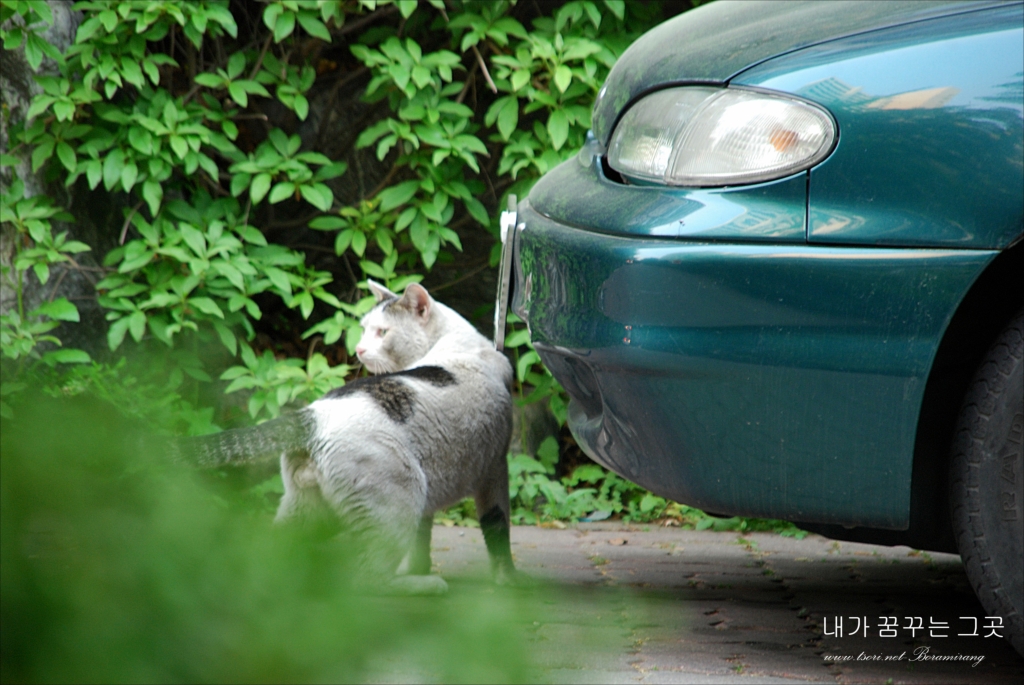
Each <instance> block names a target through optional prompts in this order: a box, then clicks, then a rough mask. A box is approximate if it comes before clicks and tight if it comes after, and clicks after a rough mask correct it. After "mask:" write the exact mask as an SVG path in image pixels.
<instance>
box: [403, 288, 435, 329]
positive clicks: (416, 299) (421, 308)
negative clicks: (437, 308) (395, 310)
mask: <svg viewBox="0 0 1024 685" xmlns="http://www.w3.org/2000/svg"><path fill="white" fill-rule="evenodd" d="M402 300H403V301H404V302H405V305H406V306H407V307H408V308H409V310H410V311H413V312H415V313H416V316H417V317H418V318H419V319H420V320H421V321H423V322H424V323H426V321H427V320H429V319H430V310H431V306H432V305H433V303H434V300H433V299H431V297H430V293H428V292H427V289H426V288H424V287H423V286H422V285H420V284H419V283H410V284H409V285H407V286H406V287H405V294H404V295H403V296H402Z"/></svg>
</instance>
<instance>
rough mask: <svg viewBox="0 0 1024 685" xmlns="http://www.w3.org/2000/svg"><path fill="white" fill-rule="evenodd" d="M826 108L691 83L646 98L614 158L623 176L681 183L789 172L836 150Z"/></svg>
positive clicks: (632, 114)
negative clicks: (833, 149)
mask: <svg viewBox="0 0 1024 685" xmlns="http://www.w3.org/2000/svg"><path fill="white" fill-rule="evenodd" d="M835 137H836V127H835V124H834V123H833V121H832V117H831V116H830V115H829V114H828V112H826V111H825V110H823V109H821V108H820V107H817V106H815V105H812V104H810V103H808V102H805V101H803V100H798V99H796V98H791V97H787V96H785V95H780V94H775V93H765V92H763V91H756V90H745V89H738V88H713V87H707V86H688V87H681V88H667V89H665V90H659V91H657V92H655V93H652V94H650V95H648V96H646V97H643V98H641V99H640V100H638V101H637V102H636V103H634V104H633V106H632V107H630V108H629V110H628V111H627V112H626V113H625V115H623V117H622V118H621V119H620V120H619V123H618V124H617V125H616V126H615V132H614V133H613V134H612V139H611V143H610V144H609V146H608V164H609V166H611V168H612V169H615V170H616V171H618V172H619V173H620V174H622V175H623V176H626V177H629V178H634V179H638V180H645V181H654V182H656V183H665V184H668V185H676V186H700V187H707V186H727V185H738V184H743V183H757V182H761V181H770V180H773V179H776V178H782V177H783V176H787V175H789V174H793V173H796V172H798V171H803V170H804V169H808V168H810V167H811V166H813V165H814V164H816V163H818V162H820V161H821V160H822V159H824V158H825V157H826V156H828V153H829V152H830V151H831V150H832V146H833V143H834V142H835Z"/></svg>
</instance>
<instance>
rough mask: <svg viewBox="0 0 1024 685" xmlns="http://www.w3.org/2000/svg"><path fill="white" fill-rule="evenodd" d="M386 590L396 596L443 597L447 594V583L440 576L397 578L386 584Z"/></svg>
mask: <svg viewBox="0 0 1024 685" xmlns="http://www.w3.org/2000/svg"><path fill="white" fill-rule="evenodd" d="M388 589H389V590H390V594H396V595H416V596H423V595H443V594H447V592H448V583H446V582H445V580H444V578H442V577H441V576H433V575H431V576H397V577H395V578H392V579H391V582H390V583H388Z"/></svg>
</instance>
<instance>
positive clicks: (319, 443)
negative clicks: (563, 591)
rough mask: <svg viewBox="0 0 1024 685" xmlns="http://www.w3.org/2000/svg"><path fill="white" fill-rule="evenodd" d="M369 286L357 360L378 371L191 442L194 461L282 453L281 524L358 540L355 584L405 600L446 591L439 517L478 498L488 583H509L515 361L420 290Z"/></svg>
mask: <svg viewBox="0 0 1024 685" xmlns="http://www.w3.org/2000/svg"><path fill="white" fill-rule="evenodd" d="M368 285H369V289H370V291H371V292H372V293H373V295H374V297H375V298H376V305H375V306H374V307H373V309H371V310H370V311H369V312H368V313H367V314H366V315H365V316H364V317H363V319H362V321H361V323H362V327H363V335H362V337H361V338H360V341H359V344H358V345H357V347H356V356H357V357H358V358H359V360H360V361H361V362H362V363H363V365H364V366H365V367H366V368H367V369H368V370H369V371H371V372H372V373H374V374H376V375H373V376H369V377H366V378H359V379H357V380H355V381H352V382H349V383H348V384H346V385H344V386H342V387H340V388H336V389H334V390H331V391H330V392H328V393H327V394H326V395H324V396H323V397H322V398H321V399H319V400H317V401H315V402H313V403H312V404H310V405H309V406H307V407H305V408H304V409H301V410H299V411H297V412H294V413H292V414H286V415H284V416H282V417H280V418H278V419H275V420H272V421H268V422H266V423H263V424H261V425H259V426H256V427H254V428H248V429H237V430H230V431H225V432H223V433H218V434H215V435H211V436H206V437H205V438H202V439H199V441H198V443H196V444H194V445H193V449H192V460H193V462H194V463H197V464H198V465H200V466H203V467H217V466H221V465H225V464H230V463H245V462H254V461H259V460H266V459H273V458H279V459H280V464H281V478H282V480H283V482H284V496H283V497H282V498H281V502H280V505H279V507H278V510H277V515H276V517H275V521H276V522H277V523H281V524H284V523H289V522H307V523H308V522H324V521H333V522H335V523H337V524H340V525H341V527H342V529H343V530H345V531H346V532H347V534H348V535H350V536H354V538H355V539H356V540H358V541H359V542H360V544H358V545H355V546H354V548H355V549H357V550H358V552H357V554H358V555H359V557H358V558H357V559H356V560H355V564H354V567H355V568H356V569H358V571H357V573H358V574H359V576H360V579H361V580H360V582H362V583H364V584H368V585H374V586H376V587H377V588H378V589H384V590H390V591H393V592H396V593H401V594H441V593H443V592H445V591H446V590H447V583H446V582H445V581H444V579H443V578H441V577H440V576H437V575H429V574H430V569H431V561H430V535H431V528H432V525H433V514H434V512H435V511H437V510H438V509H441V508H443V507H446V506H449V505H451V504H454V503H456V502H458V501H459V500H461V499H462V498H464V497H467V496H473V497H474V498H475V501H476V510H477V512H478V514H479V520H480V528H481V529H482V532H483V536H484V541H485V543H486V547H487V551H488V554H489V557H490V562H491V570H492V574H493V576H494V579H495V581H496V582H497V583H499V584H505V583H511V582H513V581H514V580H515V578H516V571H515V566H514V564H513V560H512V552H511V547H510V541H509V483H508V462H507V460H506V454H507V451H508V446H509V440H510V437H511V432H512V397H511V384H512V367H511V364H510V363H509V361H508V359H507V358H506V357H505V356H504V355H503V354H501V353H500V352H497V351H496V350H495V349H494V347H493V346H492V345H491V343H490V342H489V341H488V340H487V339H486V338H484V337H483V336H482V335H481V334H480V333H478V332H477V330H476V329H475V328H474V327H473V326H472V325H471V324H470V323H469V322H468V321H466V320H465V319H464V318H462V317H461V316H459V315H458V314H457V313H456V312H454V311H453V310H452V309H450V308H448V307H446V306H445V305H443V304H441V303H439V302H437V301H436V300H434V299H433V298H432V297H431V296H430V294H429V293H428V292H427V290H426V289H425V288H423V287H422V286H420V285H418V284H415V283H413V284H410V285H409V286H408V287H406V289H405V292H404V294H403V295H401V296H399V295H397V294H395V293H393V292H391V291H390V290H388V289H387V288H385V287H384V286H382V285H380V284H378V283H375V282H373V281H369V282H368ZM382 584H383V586H384V587H383V588H381V585H382Z"/></svg>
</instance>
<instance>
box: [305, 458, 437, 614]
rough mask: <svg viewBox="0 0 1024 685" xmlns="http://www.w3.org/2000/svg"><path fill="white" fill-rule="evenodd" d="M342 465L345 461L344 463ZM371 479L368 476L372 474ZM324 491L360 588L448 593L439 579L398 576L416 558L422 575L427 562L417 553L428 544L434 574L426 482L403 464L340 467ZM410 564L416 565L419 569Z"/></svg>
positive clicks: (382, 462)
mask: <svg viewBox="0 0 1024 685" xmlns="http://www.w3.org/2000/svg"><path fill="white" fill-rule="evenodd" d="M339 461H340V460H339ZM371 472H372V476H371V477H365V474H367V473H371ZM324 475H325V476H326V477H323V478H322V479H321V491H322V492H323V494H324V499H325V500H326V501H327V502H328V503H329V504H330V505H331V507H332V509H333V510H334V511H335V513H336V515H337V517H338V519H339V520H340V521H341V527H342V532H341V539H342V540H343V541H344V544H346V545H347V546H348V547H349V549H350V551H351V554H352V560H353V570H354V571H355V579H354V580H355V584H356V587H358V588H360V589H361V590H363V591H366V592H370V593H373V594H385V595H396V594H397V595H438V594H444V593H445V592H447V590H448V584H447V583H445V581H444V579H443V578H441V577H440V576H436V575H433V576H432V575H397V571H398V569H399V566H400V564H401V562H402V559H403V557H405V556H406V555H407V554H408V555H411V558H410V562H413V563H415V565H416V566H417V569H416V570H417V571H420V570H422V567H423V564H424V560H423V557H422V554H421V553H418V552H417V551H414V549H415V547H416V546H417V539H419V540H420V543H419V544H424V543H425V545H426V549H427V556H426V573H429V572H430V557H429V549H430V538H429V533H430V529H429V528H426V534H427V537H426V539H425V540H424V538H423V534H422V531H423V529H424V526H425V525H426V524H425V523H424V521H423V519H424V518H426V517H423V516H422V512H423V510H424V508H425V506H426V483H425V481H424V480H422V479H418V478H415V477H414V476H413V475H412V473H411V472H410V470H409V469H406V468H403V467H402V463H401V462H397V464H396V462H394V461H392V460H389V459H381V460H380V461H377V462H376V463H372V464H368V463H363V464H361V465H360V466H359V468H357V469H354V470H347V469H344V468H338V469H337V470H335V471H329V472H328V473H327V474H324ZM413 563H410V566H412V565H413Z"/></svg>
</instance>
